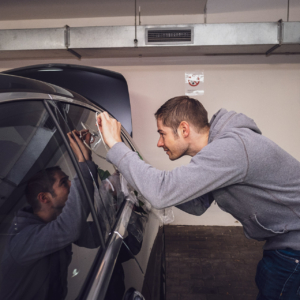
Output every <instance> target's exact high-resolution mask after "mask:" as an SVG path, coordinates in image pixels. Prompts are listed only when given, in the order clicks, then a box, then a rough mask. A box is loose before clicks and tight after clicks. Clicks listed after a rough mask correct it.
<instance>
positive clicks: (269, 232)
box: [243, 214, 288, 240]
mask: <svg viewBox="0 0 300 300" xmlns="http://www.w3.org/2000/svg"><path fill="white" fill-rule="evenodd" d="M266 223H267V222H266V220H264V218H261V217H259V216H258V215H257V214H254V215H251V216H250V217H249V218H247V219H244V220H243V225H244V232H245V235H246V236H247V237H249V238H252V239H256V240H265V239H267V238H270V237H273V236H276V235H280V234H284V233H286V232H287V231H288V230H286V228H285V227H283V226H282V225H281V226H280V225H279V226H276V228H275V226H274V224H272V225H270V224H266Z"/></svg>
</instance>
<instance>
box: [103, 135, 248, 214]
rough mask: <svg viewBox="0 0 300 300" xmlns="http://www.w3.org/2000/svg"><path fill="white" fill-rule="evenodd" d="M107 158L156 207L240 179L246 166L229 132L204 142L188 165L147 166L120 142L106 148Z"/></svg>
mask: <svg viewBox="0 0 300 300" xmlns="http://www.w3.org/2000/svg"><path fill="white" fill-rule="evenodd" d="M107 160H108V161H109V162H111V163H113V164H114V165H115V166H116V167H117V168H118V169H119V171H120V172H121V173H122V174H123V175H124V177H125V178H126V180H127V181H128V182H129V184H130V185H132V186H133V187H134V188H135V189H137V190H138V191H139V192H140V193H141V194H142V195H143V196H144V197H145V198H146V199H147V200H148V201H149V202H150V203H151V204H152V206H154V207H155V208H158V209H162V208H165V207H169V206H174V205H178V204H181V203H184V202H187V201H188V200H192V199H195V198H197V197H199V196H202V195H204V194H206V193H208V192H211V191H213V190H216V189H219V188H222V187H225V186H228V185H231V184H236V183H240V182H242V181H243V180H244V178H245V176H246V174H247V166H248V161H247V156H246V152H245V149H244V146H243V144H242V141H241V140H240V139H239V138H238V137H236V136H235V134H233V133H229V134H227V135H225V136H224V137H222V138H219V139H218V140H216V141H214V142H212V143H210V144H208V145H207V146H206V147H204V148H203V149H202V150H201V151H200V152H199V153H197V154H196V155H195V156H194V157H193V158H192V159H191V162H190V163H189V164H188V165H185V166H181V167H179V168H176V169H174V170H172V171H161V170H158V169H155V168H153V167H151V166H150V165H149V164H147V163H145V162H144V161H142V160H141V159H140V158H139V157H138V154H137V153H135V152H133V151H131V150H129V149H128V148H127V147H126V146H125V144H123V143H120V142H119V143H116V144H115V145H114V146H113V147H112V148H111V149H110V150H109V152H108V154H107Z"/></svg>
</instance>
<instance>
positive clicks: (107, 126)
mask: <svg viewBox="0 0 300 300" xmlns="http://www.w3.org/2000/svg"><path fill="white" fill-rule="evenodd" d="M97 122H98V125H99V128H100V130H101V132H102V135H103V139H104V142H105V143H106V144H107V145H108V147H110V148H111V147H112V146H113V145H114V144H116V143H118V142H122V140H121V123H120V122H118V121H117V120H116V119H113V118H110V116H109V115H108V113H107V112H103V113H101V114H99V115H98V116H97Z"/></svg>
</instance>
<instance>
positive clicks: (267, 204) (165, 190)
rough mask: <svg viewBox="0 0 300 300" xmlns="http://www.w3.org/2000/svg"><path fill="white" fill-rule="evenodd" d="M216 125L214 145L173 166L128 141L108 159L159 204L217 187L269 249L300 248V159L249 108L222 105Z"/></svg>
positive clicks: (224, 205)
mask: <svg viewBox="0 0 300 300" xmlns="http://www.w3.org/2000/svg"><path fill="white" fill-rule="evenodd" d="M210 125H211V127H210V134H209V140H208V145H207V146H206V147H204V148H203V149H202V150H201V151H200V152H198V153H197V154H196V155H195V156H194V157H193V158H192V159H191V162H190V163H189V164H188V165H185V166H181V167H178V168H176V169H174V170H172V171H160V170H157V169H155V168H153V167H151V166H150V165H148V164H146V163H145V162H143V161H142V160H140V159H139V157H138V155H137V154H136V153H135V152H132V151H130V150H129V149H128V148H127V147H126V146H125V144H123V143H117V144H116V145H114V146H113V147H112V148H111V149H110V151H109V152H108V155H107V160H108V161H110V162H111V163H113V164H114V165H115V166H116V167H117V168H118V169H119V170H120V172H121V173H122V174H123V175H124V176H125V178H126V179H127V181H128V182H129V183H130V184H131V185H132V186H133V187H134V188H135V189H137V190H138V191H139V192H140V193H141V194H142V195H143V196H144V197H145V198H146V199H148V200H149V202H150V203H151V204H152V205H153V206H154V207H155V208H158V209H162V208H165V207H169V206H173V205H178V204H181V203H184V202H187V201H189V200H192V199H195V198H199V197H200V196H202V195H204V194H207V193H208V192H212V194H213V197H214V199H215V201H216V202H217V204H218V205H219V207H220V208H221V209H222V210H224V211H226V212H228V213H230V214H231V215H233V216H234V217H235V218H236V219H237V220H239V221H240V222H241V223H242V225H243V226H244V232H245V235H246V236H247V237H248V238H253V239H256V240H266V244H265V246H264V249H266V250H271V249H285V248H292V249H295V250H300V163H299V162H298V161H297V160H296V159H295V158H293V157H292V156H291V155H290V154H288V153H287V152H285V151H284V150H283V149H281V148H280V147H279V146H278V145H276V144H275V143H274V142H272V141H270V140H269V139H268V138H266V137H264V136H262V135H261V131H260V130H259V129H258V127H257V125H256V124H255V122H254V121H253V120H252V119H250V118H248V117H247V116H245V115H244V114H238V113H236V112H233V111H231V112H228V111H226V110H225V109H221V110H219V111H218V112H217V113H216V114H215V115H214V116H213V118H212V120H211V122H210ZM199 201H201V197H200V198H199ZM191 203H192V204H193V205H195V202H191ZM186 205H187V204H186ZM201 207H202V212H204V211H205V210H206V206H205V205H202V206H201Z"/></svg>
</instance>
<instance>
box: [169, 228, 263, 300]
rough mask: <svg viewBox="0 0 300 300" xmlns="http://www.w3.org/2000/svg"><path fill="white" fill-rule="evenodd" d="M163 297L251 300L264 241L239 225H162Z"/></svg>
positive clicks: (183, 299)
mask: <svg viewBox="0 0 300 300" xmlns="http://www.w3.org/2000/svg"><path fill="white" fill-rule="evenodd" d="M165 244H166V266H167V269H166V278H167V282H166V294H167V300H179V299H180V300H190V299H193V300H222V299H230V300H255V299H256V296H257V293H258V291H257V288H256V285H255V281H254V279H255V272H256V266H257V263H258V261H259V260H260V259H261V258H262V252H263V250H262V246H263V244H264V242H257V241H254V240H248V239H247V238H246V237H245V236H244V233H243V229H242V227H223V226H165Z"/></svg>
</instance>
